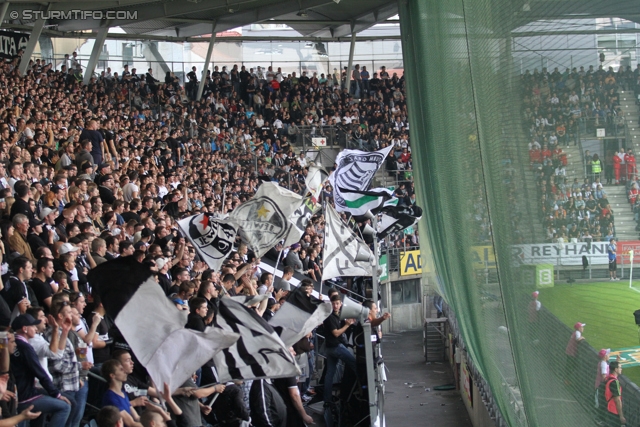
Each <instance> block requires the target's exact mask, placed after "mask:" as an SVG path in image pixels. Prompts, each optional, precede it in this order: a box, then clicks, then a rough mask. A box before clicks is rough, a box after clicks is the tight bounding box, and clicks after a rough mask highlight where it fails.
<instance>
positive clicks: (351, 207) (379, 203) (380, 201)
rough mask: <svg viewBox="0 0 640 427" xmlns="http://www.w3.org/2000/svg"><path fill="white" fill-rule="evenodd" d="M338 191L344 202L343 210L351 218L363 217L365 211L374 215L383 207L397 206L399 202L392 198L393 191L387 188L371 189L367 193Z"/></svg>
mask: <svg viewBox="0 0 640 427" xmlns="http://www.w3.org/2000/svg"><path fill="white" fill-rule="evenodd" d="M340 191H341V192H342V197H343V198H344V201H345V207H346V209H345V210H346V211H348V212H349V213H350V214H351V215H353V216H361V215H364V214H366V213H367V211H371V212H372V213H374V214H375V213H377V211H379V210H380V209H382V208H383V207H385V206H397V205H398V201H399V200H398V199H397V198H396V197H394V196H393V191H391V190H389V189H387V188H373V189H371V190H368V191H356V190H347V189H345V188H341V189H340Z"/></svg>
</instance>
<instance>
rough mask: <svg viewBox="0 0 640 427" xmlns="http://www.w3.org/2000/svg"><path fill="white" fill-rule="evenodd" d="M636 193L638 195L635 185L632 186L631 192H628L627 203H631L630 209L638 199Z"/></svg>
mask: <svg viewBox="0 0 640 427" xmlns="http://www.w3.org/2000/svg"><path fill="white" fill-rule="evenodd" d="M638 193H640V191H638V185H637V184H633V186H632V187H631V190H629V202H630V203H631V207H632V208H633V206H635V204H636V199H637V198H638Z"/></svg>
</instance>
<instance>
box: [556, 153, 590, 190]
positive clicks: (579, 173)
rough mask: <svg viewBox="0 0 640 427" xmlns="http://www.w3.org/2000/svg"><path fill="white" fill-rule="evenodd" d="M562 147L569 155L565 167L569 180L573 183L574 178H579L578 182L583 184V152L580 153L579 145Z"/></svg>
mask: <svg viewBox="0 0 640 427" xmlns="http://www.w3.org/2000/svg"><path fill="white" fill-rule="evenodd" d="M561 148H562V151H563V152H564V154H565V155H566V156H567V166H566V167H565V171H566V172H567V182H568V183H569V185H571V184H572V183H573V180H574V179H575V178H578V182H579V183H580V184H582V182H583V181H584V162H583V160H582V154H581V153H580V147H579V146H577V145H570V146H568V147H561Z"/></svg>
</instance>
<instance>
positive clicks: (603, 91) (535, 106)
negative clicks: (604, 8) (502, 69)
mask: <svg viewBox="0 0 640 427" xmlns="http://www.w3.org/2000/svg"><path fill="white" fill-rule="evenodd" d="M639 79H640V67H638V68H637V69H636V70H635V71H633V70H631V68H630V67H627V68H624V67H620V69H619V70H618V71H617V72H615V71H614V70H613V68H612V67H609V68H608V70H605V69H604V67H602V66H600V67H599V68H598V69H597V70H596V69H594V67H593V66H590V67H589V69H588V70H585V69H584V67H580V68H579V69H578V68H573V69H569V68H567V69H566V70H565V71H564V73H561V72H560V71H559V70H558V68H555V69H554V70H553V71H552V72H549V71H548V70H547V69H546V68H543V69H542V71H538V70H537V69H536V70H534V72H533V73H531V72H530V71H529V70H526V71H525V73H524V74H523V75H522V76H521V80H522V96H523V126H524V130H525V132H527V134H528V136H529V138H530V139H529V144H528V146H529V160H530V164H531V168H532V170H533V172H534V174H535V179H536V185H537V190H538V195H537V197H538V200H540V205H539V206H540V216H541V218H542V224H543V226H544V227H545V229H546V239H547V241H548V242H552V243H562V242H569V241H574V242H577V241H582V242H592V241H609V240H610V239H611V238H612V237H615V225H614V219H615V216H614V212H613V209H612V208H611V206H610V204H609V201H608V199H607V194H606V192H605V191H604V190H603V188H602V185H603V183H604V182H605V181H606V182H609V183H611V182H612V180H613V178H614V177H613V171H614V168H613V167H606V168H605V163H606V165H607V166H609V164H613V163H614V162H613V156H604V157H606V159H605V158H600V157H599V156H598V154H593V156H591V155H590V153H589V152H588V151H586V152H585V156H584V161H585V165H586V174H587V176H586V178H585V179H584V181H583V182H579V179H578V178H575V179H574V181H573V182H569V180H568V179H567V177H566V175H567V174H566V170H565V166H566V165H567V159H566V155H565V153H564V152H563V151H562V146H569V145H570V144H572V143H573V144H574V145H577V144H578V139H577V138H578V134H579V133H583V134H584V133H589V132H591V133H593V134H594V135H595V129H596V127H604V128H605V129H606V131H607V132H608V134H609V135H615V134H616V132H618V131H619V127H620V126H622V125H623V123H624V119H623V116H622V112H621V110H620V106H619V99H618V90H619V88H620V87H627V88H635V87H638V82H639V81H640V80H639ZM629 151H631V150H629ZM625 152H626V151H625ZM629 154H631V152H629ZM615 155H616V156H617V155H618V153H617V152H616V153H615ZM623 156H624V154H623ZM609 157H611V159H609ZM610 160H611V162H610ZM633 167H634V168H635V158H633ZM618 171H619V169H618ZM618 179H619V178H618ZM633 204H635V200H634V203H633Z"/></svg>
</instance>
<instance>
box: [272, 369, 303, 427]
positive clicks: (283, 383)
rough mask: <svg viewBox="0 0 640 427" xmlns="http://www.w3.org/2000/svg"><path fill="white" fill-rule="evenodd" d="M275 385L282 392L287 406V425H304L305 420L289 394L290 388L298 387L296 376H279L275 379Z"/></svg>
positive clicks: (281, 394) (296, 426)
mask: <svg viewBox="0 0 640 427" xmlns="http://www.w3.org/2000/svg"><path fill="white" fill-rule="evenodd" d="M273 386H274V387H275V388H276V390H278V393H280V397H282V400H283V401H284V404H285V405H286V407H287V427H298V426H303V425H305V424H304V421H303V420H302V417H301V416H300V413H299V412H298V410H297V409H296V407H295V406H294V404H293V401H292V400H291V396H290V395H289V388H293V387H296V388H297V387H298V383H297V381H296V377H287V378H278V379H275V380H273Z"/></svg>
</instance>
